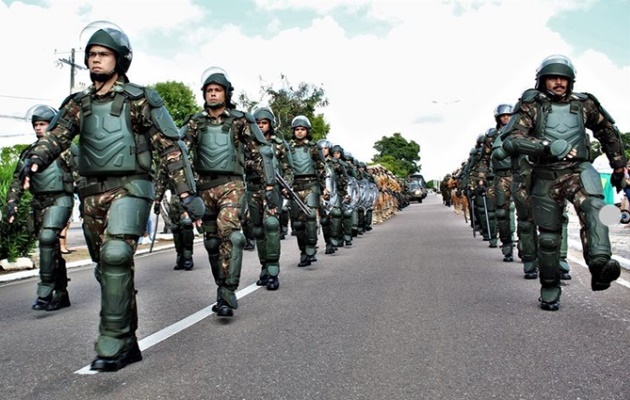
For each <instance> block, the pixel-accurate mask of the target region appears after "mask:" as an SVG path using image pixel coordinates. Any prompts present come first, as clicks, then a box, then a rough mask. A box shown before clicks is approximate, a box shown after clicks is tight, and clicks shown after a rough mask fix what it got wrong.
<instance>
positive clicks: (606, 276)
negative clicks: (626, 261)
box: [588, 258, 621, 292]
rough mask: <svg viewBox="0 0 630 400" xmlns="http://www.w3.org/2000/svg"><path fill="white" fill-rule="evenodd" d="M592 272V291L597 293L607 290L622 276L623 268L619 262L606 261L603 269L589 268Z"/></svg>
mask: <svg viewBox="0 0 630 400" xmlns="http://www.w3.org/2000/svg"><path fill="white" fill-rule="evenodd" d="M588 269H589V270H590V271H591V289H592V290H593V291H594V292H595V291H599V290H606V289H608V288H609V287H610V283H611V282H612V281H614V280H616V279H617V278H619V276H620V275H621V266H620V265H619V262H618V261H617V260H613V259H612V258H611V259H609V260H608V261H606V264H604V265H603V266H602V267H591V266H590V265H589V266H588Z"/></svg>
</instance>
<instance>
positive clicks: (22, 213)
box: [0, 145, 37, 262]
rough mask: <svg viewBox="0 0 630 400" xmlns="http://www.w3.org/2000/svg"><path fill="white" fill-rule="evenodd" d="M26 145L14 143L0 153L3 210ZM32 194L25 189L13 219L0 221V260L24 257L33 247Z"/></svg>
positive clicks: (0, 189) (0, 194)
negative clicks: (10, 222)
mask: <svg viewBox="0 0 630 400" xmlns="http://www.w3.org/2000/svg"><path fill="white" fill-rule="evenodd" d="M27 147H28V145H15V146H13V147H4V148H2V152H1V155H0V159H1V160H2V165H1V166H0V210H2V211H3V212H4V210H6V207H7V202H6V200H7V193H8V192H9V187H10V186H11V183H12V182H13V172H14V171H15V168H16V166H17V161H18V159H19V156H20V154H21V153H22V151H23V150H24V149H25V148H27ZM31 201H32V196H31V194H30V192H28V191H26V192H25V193H24V196H22V199H21V200H20V204H19V205H18V213H17V215H16V217H15V221H13V223H12V224H9V223H8V222H7V220H6V218H2V220H1V221H0V260H2V259H5V258H7V259H8V260H9V261H10V262H13V261H15V259H16V258H18V257H26V256H28V254H29V253H30V252H31V251H32V250H33V249H34V248H35V245H36V243H37V239H36V238H35V237H34V236H33V235H32V233H31V228H32V224H31V223H30V221H31V216H30V211H31Z"/></svg>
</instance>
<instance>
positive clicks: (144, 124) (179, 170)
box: [131, 97, 195, 195]
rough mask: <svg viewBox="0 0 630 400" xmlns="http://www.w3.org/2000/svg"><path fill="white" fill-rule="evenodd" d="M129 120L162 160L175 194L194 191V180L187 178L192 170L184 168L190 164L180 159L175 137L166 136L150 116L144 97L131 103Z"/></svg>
mask: <svg viewBox="0 0 630 400" xmlns="http://www.w3.org/2000/svg"><path fill="white" fill-rule="evenodd" d="M131 121H132V126H134V128H135V129H134V132H136V133H139V134H146V135H148V137H149V140H150V142H151V146H152V147H153V150H154V151H156V152H157V153H158V154H159V157H160V159H161V160H162V161H163V162H164V166H165V168H166V169H167V171H168V177H169V179H170V180H171V181H172V182H173V184H174V185H173V186H174V187H175V188H176V190H177V194H178V195H179V194H182V193H184V192H190V193H193V192H195V186H194V182H190V179H189V177H191V176H192V172H190V171H186V168H190V166H187V164H186V163H184V161H183V159H182V157H183V154H182V151H181V148H180V147H179V144H178V143H177V139H174V138H170V137H168V136H167V135H166V134H164V132H163V131H161V130H160V127H159V126H158V125H157V124H156V123H155V121H154V120H153V118H152V116H151V106H150V105H149V102H148V101H147V98H146V97H143V98H141V99H139V100H136V101H134V102H133V103H132V108H131Z"/></svg>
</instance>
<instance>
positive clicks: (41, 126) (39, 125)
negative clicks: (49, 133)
mask: <svg viewBox="0 0 630 400" xmlns="http://www.w3.org/2000/svg"><path fill="white" fill-rule="evenodd" d="M48 125H49V124H48V122H46V121H35V122H34V123H33V130H34V131H35V135H37V137H38V138H40V137H42V136H44V133H45V132H46V129H48Z"/></svg>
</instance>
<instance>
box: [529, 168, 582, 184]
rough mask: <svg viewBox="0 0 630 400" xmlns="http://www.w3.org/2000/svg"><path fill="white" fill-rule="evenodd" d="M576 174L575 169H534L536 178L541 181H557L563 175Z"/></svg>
mask: <svg viewBox="0 0 630 400" xmlns="http://www.w3.org/2000/svg"><path fill="white" fill-rule="evenodd" d="M574 172H575V169H574V168H563V169H554V170H552V169H538V168H535V169H534V177H535V178H540V179H546V180H549V181H555V180H556V179H558V178H559V177H560V176H562V175H566V174H573V173H574Z"/></svg>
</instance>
